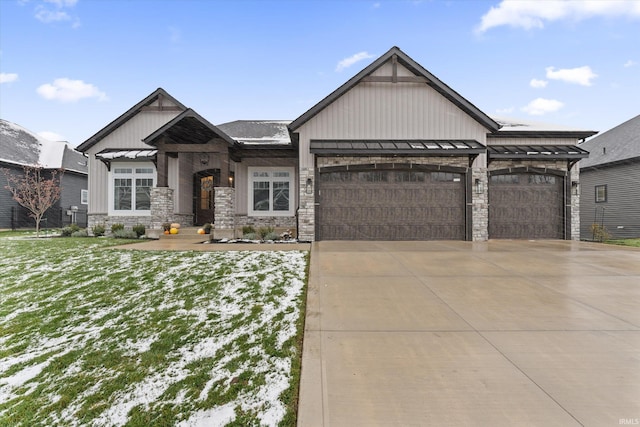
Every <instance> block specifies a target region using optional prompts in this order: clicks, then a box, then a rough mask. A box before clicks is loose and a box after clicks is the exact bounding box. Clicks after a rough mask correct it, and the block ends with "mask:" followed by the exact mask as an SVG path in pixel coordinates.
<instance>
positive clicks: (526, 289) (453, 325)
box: [298, 241, 640, 427]
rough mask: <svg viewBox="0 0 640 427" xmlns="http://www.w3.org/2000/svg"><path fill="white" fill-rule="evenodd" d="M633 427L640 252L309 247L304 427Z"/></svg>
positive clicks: (517, 246) (551, 244) (639, 383)
mask: <svg viewBox="0 0 640 427" xmlns="http://www.w3.org/2000/svg"><path fill="white" fill-rule="evenodd" d="M625 423H626V424H627V425H629V424H639V423H640V250H638V249H635V248H623V247H616V246H609V245H599V244H590V243H580V242H567V241H531V242H527V241H491V242H484V243H470V242H384V243H383V242H317V243H313V245H312V255H311V277H310V283H309V290H308V303H307V318H306V330H305V339H304V351H303V365H302V378H301V394H300V405H299V413H298V424H299V425H300V426H332V427H334V426H447V425H449V426H465V425H473V426H516V425H517V426H523V425H533V426H573V425H575V426H578V425H588V426H618V425H624V424H625Z"/></svg>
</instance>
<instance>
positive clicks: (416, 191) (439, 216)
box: [317, 170, 465, 240]
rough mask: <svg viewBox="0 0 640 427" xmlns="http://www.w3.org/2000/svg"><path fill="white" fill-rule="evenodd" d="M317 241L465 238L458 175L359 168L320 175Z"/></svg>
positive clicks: (462, 195)
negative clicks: (357, 169) (358, 169)
mask: <svg viewBox="0 0 640 427" xmlns="http://www.w3.org/2000/svg"><path fill="white" fill-rule="evenodd" d="M318 202H319V205H318V206H317V213H318V216H317V224H318V236H319V237H318V238H319V240H464V238H465V179H464V175H463V174H461V173H452V172H431V171H410V170H360V171H332V172H324V173H321V174H320V186H319V193H318Z"/></svg>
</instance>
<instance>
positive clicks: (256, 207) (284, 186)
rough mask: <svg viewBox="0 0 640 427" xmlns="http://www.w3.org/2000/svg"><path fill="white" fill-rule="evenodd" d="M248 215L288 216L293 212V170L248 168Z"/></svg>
mask: <svg viewBox="0 0 640 427" xmlns="http://www.w3.org/2000/svg"><path fill="white" fill-rule="evenodd" d="M248 172H249V191H248V193H249V215H251V216H289V215H293V212H294V204H295V203H294V193H295V186H294V177H295V172H294V169H293V168H274V167H269V168H257V167H256V168H254V167H250V168H248Z"/></svg>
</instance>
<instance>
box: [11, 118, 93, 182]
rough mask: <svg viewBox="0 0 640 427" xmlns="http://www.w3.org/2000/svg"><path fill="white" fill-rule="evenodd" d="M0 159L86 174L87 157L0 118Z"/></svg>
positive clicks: (64, 143) (65, 145)
mask: <svg viewBox="0 0 640 427" xmlns="http://www.w3.org/2000/svg"><path fill="white" fill-rule="evenodd" d="M0 162H4V163H9V164H15V165H20V166H36V165H40V166H42V167H44V168H48V169H60V168H64V169H66V170H73V171H75V172H79V173H84V174H86V173H87V159H86V158H85V157H84V156H83V155H82V154H81V153H79V152H77V151H75V150H74V149H72V148H71V147H69V145H68V144H67V143H66V142H63V141H49V140H47V139H44V138H42V137H40V136H38V135H36V134H35V133H33V132H31V131H29V130H27V129H25V128H23V127H22V126H19V125H17V124H15V123H12V122H9V121H7V120H3V119H0Z"/></svg>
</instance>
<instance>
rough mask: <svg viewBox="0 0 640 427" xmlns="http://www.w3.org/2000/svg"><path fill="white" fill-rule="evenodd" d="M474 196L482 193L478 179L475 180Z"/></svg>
mask: <svg viewBox="0 0 640 427" xmlns="http://www.w3.org/2000/svg"><path fill="white" fill-rule="evenodd" d="M475 187H476V194H482V193H484V184H483V183H482V181H481V180H480V178H476V180H475Z"/></svg>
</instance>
